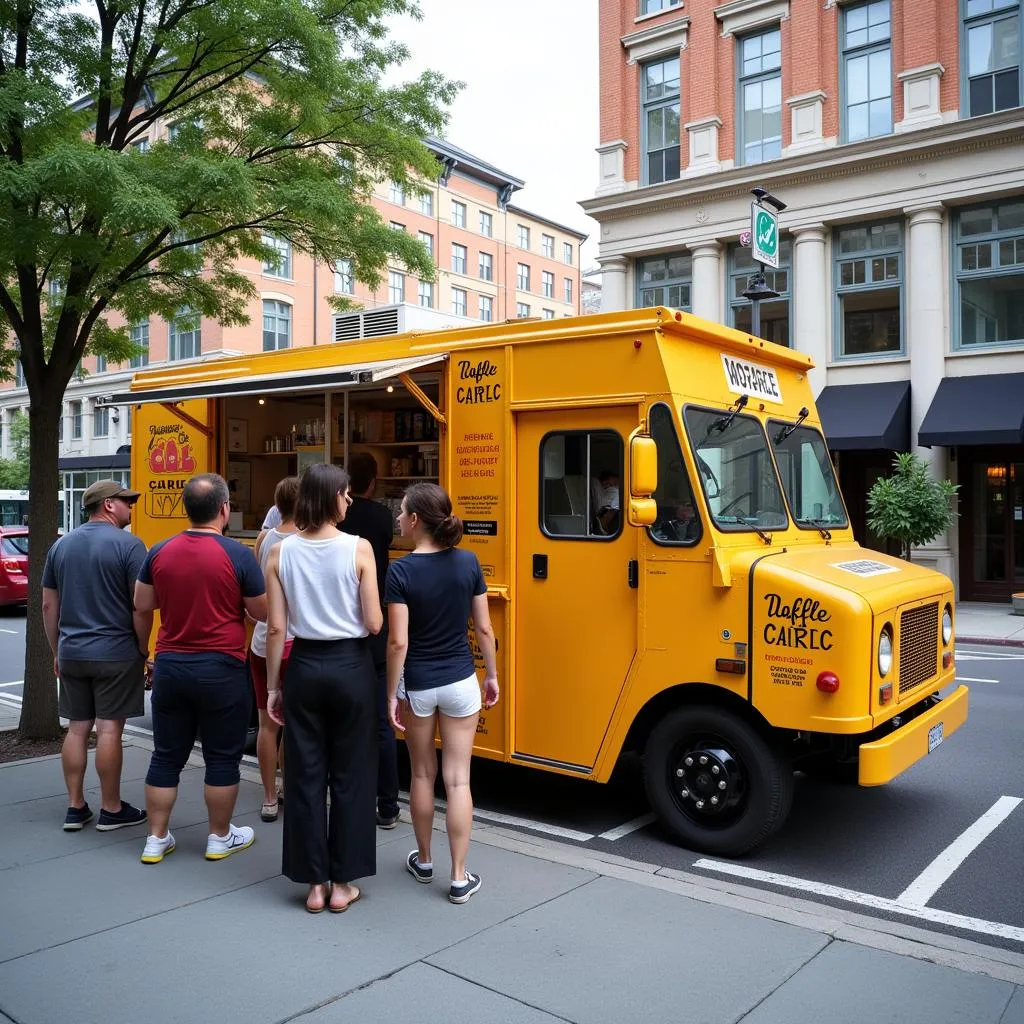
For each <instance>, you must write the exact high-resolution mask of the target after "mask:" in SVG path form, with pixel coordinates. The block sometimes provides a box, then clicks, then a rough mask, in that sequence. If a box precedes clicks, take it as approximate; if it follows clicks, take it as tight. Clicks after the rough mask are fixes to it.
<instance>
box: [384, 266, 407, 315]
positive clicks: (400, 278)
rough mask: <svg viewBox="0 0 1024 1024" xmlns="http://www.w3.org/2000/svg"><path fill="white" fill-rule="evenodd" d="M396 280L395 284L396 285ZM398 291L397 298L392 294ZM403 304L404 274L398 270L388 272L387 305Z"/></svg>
mask: <svg viewBox="0 0 1024 1024" xmlns="http://www.w3.org/2000/svg"><path fill="white" fill-rule="evenodd" d="M396 280H397V284H396ZM396 288H397V289H398V298H397V299H396V298H394V295H393V293H394V292H395V290H396ZM404 302H405V274H403V273H402V272H401V271H400V270H389V271H388V305H389V306H399V305H401V304H402V303H404Z"/></svg>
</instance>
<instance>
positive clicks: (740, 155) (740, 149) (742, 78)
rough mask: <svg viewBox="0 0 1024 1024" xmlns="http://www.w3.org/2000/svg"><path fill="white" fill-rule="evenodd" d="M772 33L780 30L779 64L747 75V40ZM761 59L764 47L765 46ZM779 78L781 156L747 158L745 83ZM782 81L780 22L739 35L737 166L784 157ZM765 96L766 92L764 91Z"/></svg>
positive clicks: (737, 42)
mask: <svg viewBox="0 0 1024 1024" xmlns="http://www.w3.org/2000/svg"><path fill="white" fill-rule="evenodd" d="M771 32H777V33H778V34H779V66H778V68H773V69H771V70H770V71H759V72H757V73H756V74H750V75H744V74H743V44H744V43H745V42H746V41H747V40H748V39H756V38H758V37H759V36H766V35H768V34H769V33H771ZM761 52H762V60H763V59H764V58H763V54H764V49H763V47H762V51H761ZM772 78H778V80H779V97H780V101H779V102H780V108H779V155H778V156H769V157H765V156H762V157H761V159H760V160H752V161H748V160H747V159H746V148H747V147H746V142H747V140H746V138H745V137H744V133H743V109H744V108H743V88H744V86H746V85H755V84H758V83H761V84H763V83H764V82H767V81H768V80H769V79H772ZM783 84H784V83H783V81H782V27H781V24H780V23H779V22H773V23H772V24H769V25H762V26H761V27H760V28H757V29H754V30H752V31H750V32H746V33H744V34H743V35H742V36H737V38H736V80H735V82H734V86H735V89H736V147H735V149H736V152H735V160H736V165H737V166H738V167H758V166H760V165H761V164H765V163H769V162H770V161H772V160H780V159H781V158H782V157H783V155H784V154H783V152H782V140H783V137H784V135H785V132H784V131H783V128H784V125H783V121H784V115H785V106H786V99H785V96H784V95H783V92H782V87H783ZM762 95H763V94H762ZM761 113H762V117H763V116H764V105H763V104H762V106H761ZM761 146H762V149H763V147H764V139H763V137H762V140H761Z"/></svg>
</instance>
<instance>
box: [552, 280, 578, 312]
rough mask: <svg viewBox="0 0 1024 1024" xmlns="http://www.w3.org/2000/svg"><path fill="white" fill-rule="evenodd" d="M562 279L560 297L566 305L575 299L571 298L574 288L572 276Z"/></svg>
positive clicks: (574, 292) (574, 291)
mask: <svg viewBox="0 0 1024 1024" xmlns="http://www.w3.org/2000/svg"><path fill="white" fill-rule="evenodd" d="M562 280H563V284H562V296H563V298H562V301H563V302H565V303H567V304H568V305H572V304H573V303H574V302H575V301H576V300H575V299H574V298H573V295H575V294H576V289H575V288H573V286H572V278H571V277H566V278H563V279H562ZM552 297H553V296H552Z"/></svg>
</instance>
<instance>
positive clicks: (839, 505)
mask: <svg viewBox="0 0 1024 1024" xmlns="http://www.w3.org/2000/svg"><path fill="white" fill-rule="evenodd" d="M768 437H769V438H770V439H771V442H772V450H773V451H774V452H775V461H776V463H777V464H778V467H779V476H781V477H782V487H783V489H784V490H785V492H786V498H787V499H788V501H789V508H790V511H791V512H792V513H793V518H794V520H796V524H797V526H799V527H800V528H801V529H804V530H809V529H820V528H821V527H830V526H846V525H847V518H846V509H845V508H844V507H843V499H842V497H841V495H840V493H839V485H838V484H837V483H836V475H835V472H834V471H833V469H832V460H831V459H830V458H829V456H828V448H827V447H826V446H825V439H824V438H823V437H822V436H821V434H820V433H819V432H818V431H817V430H815V429H814V428H813V427H802V426H794V425H793V424H792V423H786V422H784V421H782V420H769V421H768Z"/></svg>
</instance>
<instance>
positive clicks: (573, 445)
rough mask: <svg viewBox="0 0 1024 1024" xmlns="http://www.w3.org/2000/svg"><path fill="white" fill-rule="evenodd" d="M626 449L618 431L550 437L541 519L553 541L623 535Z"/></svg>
mask: <svg viewBox="0 0 1024 1024" xmlns="http://www.w3.org/2000/svg"><path fill="white" fill-rule="evenodd" d="M623 451H624V445H623V441H622V437H621V436H620V435H619V434H618V433H616V431H614V430H569V431H556V432H554V433H551V434H546V435H545V437H544V440H543V441H541V449H540V465H541V489H540V521H541V525H542V527H543V529H544V532H545V533H546V534H547V535H548V536H549V537H556V538H560V539H565V540H568V539H570V538H572V539H575V540H612V539H614V538H615V537H617V536H618V535H619V534H620V533H621V532H622V465H623Z"/></svg>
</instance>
